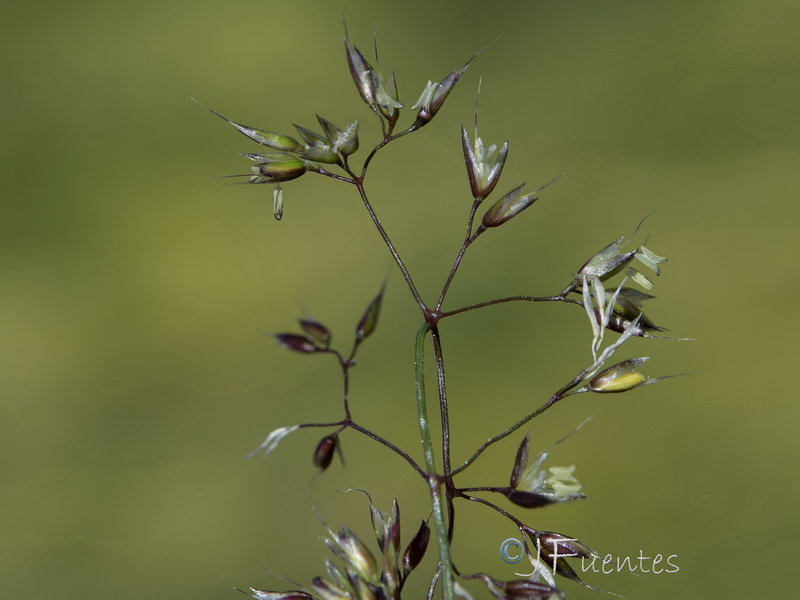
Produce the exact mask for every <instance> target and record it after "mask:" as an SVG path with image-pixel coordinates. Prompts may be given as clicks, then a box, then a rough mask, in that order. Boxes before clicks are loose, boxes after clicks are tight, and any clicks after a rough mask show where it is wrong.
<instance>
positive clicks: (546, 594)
mask: <svg viewBox="0 0 800 600" xmlns="http://www.w3.org/2000/svg"><path fill="white" fill-rule="evenodd" d="M503 592H504V593H505V594H506V598H507V599H508V600H526V599H527V598H550V597H551V596H552V595H553V594H558V593H559V590H558V589H557V588H554V587H550V586H549V585H546V584H544V583H536V582H535V581H530V580H528V579H515V580H514V581H509V582H507V583H506V584H505V585H504V586H503Z"/></svg>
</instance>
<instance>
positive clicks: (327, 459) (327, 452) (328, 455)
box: [314, 435, 337, 471]
mask: <svg viewBox="0 0 800 600" xmlns="http://www.w3.org/2000/svg"><path fill="white" fill-rule="evenodd" d="M336 438H337V436H335V435H326V436H325V437H324V438H322V439H321V440H320V441H319V443H318V444H317V447H316V448H315V449H314V466H315V467H317V468H318V469H320V470H322V471H324V470H325V469H327V468H328V467H329V466H330V464H331V461H332V460H333V453H334V452H336V441H337V439H336Z"/></svg>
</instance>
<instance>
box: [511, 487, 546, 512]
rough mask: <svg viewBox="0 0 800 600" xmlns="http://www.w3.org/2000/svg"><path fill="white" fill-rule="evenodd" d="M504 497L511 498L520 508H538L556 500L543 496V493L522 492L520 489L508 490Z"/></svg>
mask: <svg viewBox="0 0 800 600" xmlns="http://www.w3.org/2000/svg"><path fill="white" fill-rule="evenodd" d="M506 498H508V499H509V500H511V502H513V503H514V504H516V505H517V506H521V507H522V508H539V507H541V506H547V505H548V504H553V503H554V502H558V500H556V499H554V498H550V497H549V496H545V495H544V494H537V493H536V492H523V491H520V490H509V491H508V492H506Z"/></svg>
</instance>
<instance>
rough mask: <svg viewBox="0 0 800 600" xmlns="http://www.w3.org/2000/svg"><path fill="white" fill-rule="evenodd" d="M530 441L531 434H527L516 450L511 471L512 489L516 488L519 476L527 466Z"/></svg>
mask: <svg viewBox="0 0 800 600" xmlns="http://www.w3.org/2000/svg"><path fill="white" fill-rule="evenodd" d="M530 440H531V432H530V431H529V432H528V435H526V436H525V439H524V440H522V443H521V444H520V445H519V450H517V458H516V459H515V460H514V469H513V470H512V471H511V484H510V485H511V488H512V489H514V488H516V487H517V484H518V483H519V478H520V475H522V471H523V470H524V469H525V466H526V465H527V464H528V446H529V444H530Z"/></svg>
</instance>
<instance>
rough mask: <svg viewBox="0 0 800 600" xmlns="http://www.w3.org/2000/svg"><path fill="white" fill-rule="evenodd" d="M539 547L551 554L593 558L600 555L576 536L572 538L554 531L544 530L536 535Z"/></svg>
mask: <svg viewBox="0 0 800 600" xmlns="http://www.w3.org/2000/svg"><path fill="white" fill-rule="evenodd" d="M536 539H537V548H539V549H541V550H545V551H546V552H548V553H549V554H550V555H553V556H555V555H556V554H557V555H558V556H566V557H569V556H570V555H573V556H579V557H581V558H593V557H595V556H598V554H597V552H595V551H594V550H592V549H591V548H589V547H588V546H587V545H586V544H584V543H582V542H580V541H579V540H577V539H575V538H571V537H569V536H567V535H564V534H562V533H555V532H553V531H542V532H541V533H539V535H537V536H536Z"/></svg>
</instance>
